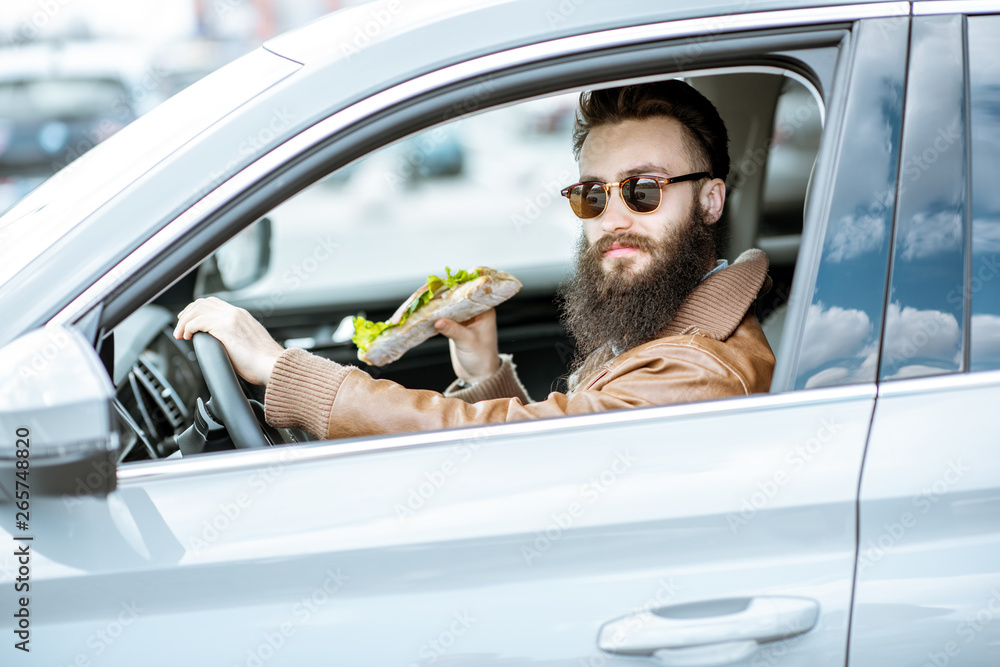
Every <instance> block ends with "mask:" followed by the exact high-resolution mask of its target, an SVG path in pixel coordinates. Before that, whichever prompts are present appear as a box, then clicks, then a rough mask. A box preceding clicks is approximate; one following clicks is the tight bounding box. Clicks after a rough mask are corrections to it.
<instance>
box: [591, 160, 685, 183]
mask: <svg viewBox="0 0 1000 667" xmlns="http://www.w3.org/2000/svg"><path fill="white" fill-rule="evenodd" d="M670 173H671V171H670V170H669V169H667V168H666V167H663V166H660V165H658V164H640V165H638V166H636V167H632V168H631V169H626V170H624V171H620V172H618V175H617V176H616V177H615V178H616V179H617V180H618V181H623V180H625V179H626V178H628V177H629V176H638V175H639V174H651V175H658V174H670ZM586 181H598V182H603V180H602V179H601V178H600V177H598V176H592V175H590V174H585V175H583V176H581V177H580V182H581V183H583V182H586Z"/></svg>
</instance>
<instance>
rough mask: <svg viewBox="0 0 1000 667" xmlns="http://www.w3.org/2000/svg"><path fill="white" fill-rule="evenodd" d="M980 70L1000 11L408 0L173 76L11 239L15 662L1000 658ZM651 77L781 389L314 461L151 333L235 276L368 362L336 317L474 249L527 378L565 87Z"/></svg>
mask: <svg viewBox="0 0 1000 667" xmlns="http://www.w3.org/2000/svg"><path fill="white" fill-rule="evenodd" d="M998 56H1000V3H997V2H993V1H992V0H977V1H971V0H970V1H968V2H961V1H959V2H937V1H918V2H893V1H890V2H869V3H858V4H829V3H823V2H820V3H812V4H809V5H805V4H800V3H798V2H793V1H787V2H786V1H778V0H773V1H765V2H759V3H753V5H752V6H751V5H749V4H748V3H735V2H731V3H730V2H717V3H702V4H700V5H697V6H695V5H691V4H678V3H669V4H667V3H651V2H638V1H635V2H633V1H631V0H627V1H623V2H616V3H608V2H602V3H597V2H581V1H579V0H572V1H570V0H566V1H563V2H558V3H557V2H555V0H552V1H551V2H549V1H546V2H538V1H537V0H507V1H502V0H488V1H487V0H482V1H477V2H468V1H463V2H458V1H457V0H456V1H447V2H433V3H404V2H397V1H396V0H387V1H385V2H376V3H373V4H370V5H362V6H358V7H355V8H352V9H350V10H347V11H344V12H338V13H335V14H332V15H331V16H329V17H328V18H325V19H323V20H321V21H319V22H317V23H314V24H312V25H310V26H308V27H306V28H303V29H301V30H299V31H296V32H293V33H290V34H288V35H285V36H282V37H279V38H277V39H275V40H273V41H271V42H268V43H267V44H265V45H264V46H263V47H262V48H260V49H258V50H256V51H254V52H253V53H250V54H248V55H247V56H245V57H243V58H241V59H239V60H237V61H236V62H234V63H232V64H230V65H228V66H226V67H225V68H223V69H221V70H219V71H218V72H216V73H214V74H212V75H210V76H209V77H207V78H206V79H204V80H202V81H201V82H199V83H197V84H195V85H193V86H191V87H190V88H188V89H187V90H185V91H183V92H182V93H180V94H179V95H177V96H176V97H174V98H172V99H171V100H169V101H167V102H166V103H164V104H163V105H161V106H160V107H158V108H157V109H155V110H154V111H152V112H150V113H149V114H147V115H146V116H144V117H142V118H140V119H139V120H137V121H135V122H134V123H132V124H131V125H129V126H128V127H126V128H125V129H124V130H122V131H121V132H119V133H118V134H117V135H116V136H114V137H112V138H111V139H109V140H108V141H106V142H104V143H102V144H101V145H100V146H98V147H97V148H95V149H94V150H92V151H90V152H89V153H87V154H86V155H85V156H84V157H82V158H81V159H79V160H77V161H76V162H74V163H72V164H71V165H69V166H68V167H67V168H66V169H64V170H63V171H62V172H60V173H58V174H56V175H55V176H54V177H53V178H51V179H50V180H49V181H47V182H46V183H45V184H43V185H42V186H40V187H39V188H38V189H37V190H35V191H34V192H33V193H31V194H30V195H29V196H28V197H27V198H25V199H24V200H23V201H21V202H20V203H19V204H18V205H16V206H15V207H14V208H13V209H12V210H11V211H9V212H8V213H7V214H6V215H4V216H3V217H2V218H0V346H2V347H0V491H2V496H0V541H2V542H3V544H4V545H6V546H4V547H3V550H2V555H0V584H2V585H0V591H2V593H0V600H2V603H0V607H2V608H3V609H4V610H5V611H4V612H3V619H4V620H3V621H0V627H2V629H3V631H2V632H0V636H3V637H4V643H3V645H2V646H0V656H2V657H0V662H2V664H3V665H22V664H23V665H40V666H41V665H44V666H46V667H50V666H53V665H59V666H64V665H127V666H133V665H139V664H142V665H147V664H150V665H160V664H162V665H174V664H181V663H187V664H196V665H240V666H245V667H260V666H261V665H265V664H270V665H330V664H336V665H341V664H343V665H352V666H360V665H373V666H379V667H382V666H385V665H436V664H441V665H477V666H478V665H513V664H536V665H553V666H554V665H574V666H577V665H594V666H598V665H623V666H624V665H640V664H649V665H652V664H666V665H712V664H737V665H752V666H754V667H756V666H759V665H810V666H815V665H831V666H833V665H836V666H838V667H842V666H843V665H845V664H847V665H851V666H852V667H858V666H869V665H871V666H882V665H897V664H898V665H904V664H905V665H924V664H930V665H935V666H938V667H941V666H943V665H949V666H951V665H984V664H992V663H995V662H996V661H997V660H998V659H1000V656H998V653H997V648H996V647H997V646H998V645H1000V623H998V622H997V615H998V614H1000V593H998V591H1000V524H998V521H997V517H998V516H1000V508H998V506H997V503H998V501H997V498H1000V455H998V454H997V451H996V450H997V447H996V442H995V441H996V437H995V436H994V435H993V434H994V433H995V432H996V430H997V428H998V427H1000V416H998V412H997V410H996V405H997V402H998V399H1000V372H998V370H1000V280H997V279H996V277H997V274H998V270H997V267H998V266H1000V264H998V263H997V259H996V255H995V253H996V252H997V239H998V238H1000V232H998V230H1000V189H998V188H997V187H995V185H994V183H995V182H996V176H997V175H998V172H1000V168H998V165H1000V147H998V143H997V141H996V138H997V137H998V136H1000V98H998V95H997V91H998V90H1000V69H998V68H997V66H996V64H995V63H996V62H997V61H998ZM672 77H683V78H684V79H685V80H687V81H689V82H690V83H691V84H692V85H694V86H696V87H697V88H699V89H700V90H701V91H702V92H703V93H705V94H706V95H707V96H708V97H709V98H710V99H711V100H712V101H713V102H714V103H715V104H716V106H717V107H718V108H719V110H720V113H721V114H722V116H723V117H724V119H725V120H726V122H727V125H728V127H729V131H730V135H731V145H730V153H731V156H732V161H733V165H734V167H733V173H732V175H731V177H730V182H729V186H730V190H731V196H730V198H729V201H728V205H727V209H728V213H727V216H728V218H727V224H728V229H729V235H728V236H729V246H728V251H727V253H726V254H727V256H728V257H729V258H730V259H732V258H734V257H735V256H736V255H737V254H739V253H740V252H741V251H743V250H745V249H747V248H750V247H761V248H763V249H764V250H765V251H766V252H767V253H768V255H769V257H770V259H771V274H772V277H773V278H774V283H775V285H774V288H773V290H772V291H771V293H770V294H769V295H768V296H767V297H766V298H765V300H764V301H763V302H762V303H761V305H760V312H759V315H760V317H761V319H762V321H763V323H764V326H765V330H766V331H767V332H768V336H769V339H770V342H771V346H772V348H773V349H774V351H775V355H776V358H777V366H776V368H775V374H774V379H773V383H772V385H771V388H770V392H769V393H767V394H759V395H752V396H747V397H739V398H731V399H726V400H718V401H709V402H701V403H692V404H686V405H675V406H668V407H656V408H648V409H635V410H625V411H616V412H606V413H601V414H593V415H582V416H573V417H566V418H559V419H551V420H540V421H534V422H522V423H513V424H503V425H496V426H489V427H480V428H468V429H460V430H449V431H436V432H420V433H405V434H399V435H393V436H385V437H368V438H360V439H352V440H341V441H329V442H319V441H312V440H310V439H309V438H308V436H306V435H305V434H303V433H301V432H295V431H289V430H282V429H272V428H270V427H268V426H266V425H263V424H261V423H260V421H261V420H260V419H259V415H260V407H259V403H256V402H255V401H253V400H251V401H250V402H248V401H247V400H246V398H245V397H244V395H243V392H241V391H239V389H240V386H239V384H238V383H237V381H236V378H235V376H234V375H233V374H232V370H231V367H230V366H229V364H228V359H227V358H226V357H225V356H224V355H218V349H213V348H211V347H210V346H205V347H202V346H201V344H200V343H198V346H199V347H198V349H197V350H195V349H193V348H192V347H191V346H190V345H188V344H187V343H183V342H178V341H176V340H174V339H173V338H172V337H171V336H170V335H169V332H170V326H171V323H172V322H173V321H174V318H175V316H176V314H177V312H178V310H179V309H180V308H181V307H182V306H183V305H185V304H186V303H187V302H189V301H190V300H191V299H192V298H194V297H195V296H198V295H201V294H207V293H216V294H220V295H222V296H224V297H225V298H227V299H229V300H231V301H233V302H235V303H238V304H240V305H242V306H244V307H246V308H248V309H250V310H251V311H252V312H253V313H254V314H255V315H257V316H258V317H259V318H260V319H261V320H262V321H263V322H264V323H265V325H266V326H267V327H268V328H269V330H270V331H271V332H272V333H273V334H274V335H275V336H276V337H277V338H278V339H279V340H281V341H283V342H285V343H286V344H288V345H298V346H302V347H307V348H309V349H311V350H313V351H314V352H316V353H317V354H322V355H325V356H328V357H330V358H333V359H337V360H339V361H343V362H348V361H351V360H354V362H355V363H357V362H356V359H355V357H354V355H355V350H354V348H353V346H352V345H351V344H350V343H349V342H348V338H349V330H348V329H349V328H348V327H347V326H346V325H344V322H345V318H346V317H348V316H351V315H355V314H357V313H358V312H359V311H364V312H365V313H366V314H368V316H369V317H375V318H378V317H381V316H384V315H387V314H388V313H389V312H391V310H392V309H393V308H394V307H395V306H396V305H397V304H398V303H399V301H400V300H401V299H402V298H404V297H405V296H406V295H407V294H409V293H410V291H412V289H413V288H414V287H415V286H416V285H417V284H419V283H420V282H421V281H422V280H423V278H424V276H426V275H427V274H428V273H434V272H439V271H442V270H443V268H444V266H451V267H452V268H465V267H466V266H474V265H476V264H490V265H493V266H496V268H499V269H502V270H506V271H510V272H512V273H515V274H516V275H518V276H519V277H520V278H521V279H522V281H523V282H524V285H525V288H524V291H523V294H522V295H519V296H518V297H517V298H515V299H514V300H512V301H510V302H509V303H507V304H505V305H503V306H501V307H500V309H499V311H498V313H499V318H500V328H501V349H502V350H503V351H508V352H512V353H513V354H514V355H515V360H517V361H519V365H520V367H521V368H524V369H530V371H531V372H530V373H527V374H526V377H525V380H526V382H528V383H529V388H530V389H531V391H532V392H533V393H534V394H535V396H536V397H538V396H544V395H545V393H546V392H547V391H549V389H550V388H553V387H555V388H558V386H559V385H558V382H557V383H556V384H553V379H555V378H557V377H558V376H559V375H560V374H561V373H565V369H566V364H567V361H568V359H569V357H570V356H571V355H572V347H571V346H572V341H570V340H568V339H567V338H566V336H565V332H564V330H563V329H562V327H561V325H560V324H559V322H558V318H557V313H556V309H555V307H554V306H553V305H552V295H553V292H554V289H555V287H556V285H557V284H558V282H559V281H560V280H561V279H562V278H563V277H564V276H565V275H567V273H568V271H570V270H571V261H572V259H571V258H572V254H573V243H574V242H575V238H576V236H577V235H578V233H579V232H578V226H577V225H578V223H577V222H576V221H575V219H574V218H573V217H572V214H571V212H570V211H569V209H568V207H567V206H566V205H565V203H564V202H562V201H561V198H560V197H558V191H559V189H560V188H561V187H563V186H565V185H567V184H569V183H572V182H573V181H574V180H576V178H577V173H576V171H575V169H576V167H575V164H574V163H573V160H572V155H571V152H570V143H569V137H568V127H567V119H568V115H567V114H569V113H571V112H572V100H573V99H574V97H575V96H576V95H578V94H579V92H580V91H582V90H587V89H591V88H595V87H606V86H612V85H616V84H620V83H621V82H626V81H629V82H632V81H645V80H656V79H664V78H672ZM781 100H784V102H781ZM795 100H799V102H798V103H796V102H795ZM779 102H780V104H781V106H782V109H783V110H782V111H781V112H780V113H778V114H776V113H775V109H776V107H778V106H779ZM789 103H791V104H792V107H791V108H789V106H788V105H789ZM796 123H798V124H799V125H796ZM797 132H801V133H803V134H802V135H801V137H800V138H802V137H808V136H815V135H816V134H817V133H818V136H819V137H820V139H819V145H818V150H817V152H816V156H815V160H814V164H812V163H813V160H812V158H811V157H809V156H808V154H807V155H806V158H803V157H802V154H803V153H802V151H809V150H812V149H809V148H808V146H809V145H815V144H814V143H813V144H810V143H809V142H808V141H803V143H799V142H798V141H795V136H794V135H795V134H796V133H797ZM779 138H780V141H778V139H779ZM451 142H456V144H455V145H458V146H460V147H461V150H460V152H459V153H457V154H460V155H461V165H460V167H454V168H444V169H426V168H423V169H422V168H421V164H423V163H426V161H427V159H428V155H429V154H430V153H432V152H434V151H435V150H437V149H438V148H440V147H441V146H442V145H445V144H448V145H451ZM774 144H777V146H775V147H774V149H773V150H772V145H774ZM789 145H794V146H796V150H798V151H799V153H798V155H797V157H795V158H794V160H793V161H792V162H793V163H794V164H799V165H802V166H800V167H798V169H799V171H800V173H799V178H798V179H791V180H788V181H787V182H782V183H774V184H773V187H769V186H768V179H769V178H773V177H774V176H773V175H774V174H775V173H779V171H780V170H779V168H778V167H776V166H775V163H777V162H778V158H777V157H775V156H777V155H779V154H780V153H779V151H780V150H783V149H781V148H780V146H786V147H787V146H789ZM803 147H804V148H803ZM448 154H450V155H455V154H456V153H455V152H454V151H450V149H449V152H447V153H444V154H439V155H448ZM786 156H787V154H786ZM772 158H774V162H772ZM436 159H437V158H435V160H436ZM442 163H444V164H446V163H447V161H446V160H443V161H442ZM455 164H457V163H455ZM807 170H808V172H809V173H806V171H807ZM413 174H418V175H419V177H418V178H412V177H411V176H412V175H413ZM796 184H797V185H796ZM769 193H770V194H769ZM796 198H797V199H798V200H800V201H801V202H802V204H803V209H804V214H803V215H802V216H801V218H796V217H795V216H794V215H791V214H789V213H788V210H789V202H793V201H794V200H795V199H796ZM778 210H780V211H781V212H782V216H783V217H782V219H781V221H780V224H777V223H776V224H771V223H768V224H765V223H764V222H762V220H763V219H764V216H765V212H766V211H778ZM790 215H791V217H789V216H790ZM255 223H256V224H255ZM227 241H228V242H227ZM445 348H446V346H445V345H444V342H443V341H442V340H441V339H436V340H432V341H429V342H428V343H426V344H425V345H423V346H421V347H419V348H417V349H415V350H413V351H411V352H410V353H408V354H407V356H406V357H404V359H402V360H400V361H399V362H397V363H396V364H393V365H390V366H388V367H386V368H385V369H380V370H378V371H376V370H375V369H372V370H373V372H378V373H380V376H381V377H386V378H389V379H394V380H396V381H399V382H402V383H403V384H405V385H407V386H413V387H417V386H426V387H431V388H436V389H443V388H444V385H445V384H446V383H447V382H448V381H449V380H450V379H451V375H450V362H449V359H448V355H447V352H446V349H445ZM205 380H207V384H208V385H209V386H210V387H211V390H208V389H206V383H205ZM250 393H251V396H250V398H251V399H253V398H255V397H254V396H253V393H252V392H250ZM209 395H211V401H212V402H213V404H214V405H215V407H216V409H217V410H218V412H214V413H212V414H215V415H220V414H221V416H220V417H219V420H220V421H221V422H223V424H222V425H217V424H213V423H209V421H210V420H209V419H208V418H207V417H206V415H208V417H212V414H209V413H208V412H206V408H205V403H206V402H207V401H208V400H209ZM257 398H258V399H259V397H257ZM255 415H256V416H255ZM995 417H996V418H995ZM223 426H225V427H226V428H222V427H223ZM179 448H180V449H179ZM178 451H181V452H182V453H183V455H180V454H178Z"/></svg>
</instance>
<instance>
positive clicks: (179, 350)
mask: <svg viewBox="0 0 1000 667" xmlns="http://www.w3.org/2000/svg"><path fill="white" fill-rule="evenodd" d="M174 319H175V318H174V317H173V315H172V314H171V313H170V311H168V310H167V309H165V308H161V307H159V306H146V307H144V308H140V309H139V310H137V311H136V312H135V313H133V314H132V315H131V316H129V317H128V318H127V319H126V320H124V321H123V322H122V323H121V324H119V325H118V327H116V328H115V331H114V372H113V375H112V380H113V381H114V385H115V416H116V419H117V420H118V431H119V433H120V434H121V449H120V452H119V456H118V460H119V462H128V461H142V460H148V459H159V458H165V457H167V456H170V455H171V454H173V453H174V452H176V451H178V446H177V443H176V442H175V441H174V436H175V435H177V434H178V433H181V432H183V431H184V430H186V429H187V428H188V427H190V426H191V424H192V423H193V421H194V410H195V406H196V402H197V399H198V397H199V396H207V395H208V392H207V389H206V387H205V381H204V379H203V378H202V375H201V370H200V369H199V367H198V361H197V358H196V357H195V354H194V348H193V347H192V346H191V343H190V341H185V340H177V339H176V338H174V337H173V322H174Z"/></svg>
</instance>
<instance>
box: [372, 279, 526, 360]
mask: <svg viewBox="0 0 1000 667" xmlns="http://www.w3.org/2000/svg"><path fill="white" fill-rule="evenodd" d="M520 289H521V281H519V280H518V279H517V278H515V277H514V276H512V275H511V274H509V273H504V272H503V271H496V270H495V269H491V268H489V267H486V266H480V267H477V268H475V269H473V270H472V271H465V270H461V271H458V272H457V273H455V274H452V272H451V268H449V267H445V277H444V278H439V277H437V276H428V277H427V283H426V284H424V285H422V286H421V287H420V289H418V290H417V291H416V292H414V293H413V294H412V295H411V296H410V298H408V299H407V300H406V301H404V302H403V303H402V305H400V307H399V308H398V309H397V310H396V312H395V313H394V314H393V316H392V317H390V318H389V319H388V320H386V321H385V322H371V321H369V320H366V319H365V318H363V317H355V318H354V337H353V338H352V340H353V341H354V344H355V345H357V346H358V359H360V360H361V361H363V362H365V363H366V364H369V365H371V366H384V365H386V364H388V363H391V362H393V361H395V360H396V359H399V358H400V357H402V356H403V354H405V353H406V351H407V350H409V349H410V348H412V347H416V346H417V345H419V344H420V343H422V342H424V341H425V340H427V339H428V338H431V337H432V336H434V335H435V334H437V329H435V328H434V323H435V322H436V321H437V320H439V319H441V318H442V317H444V318H448V319H450V320H455V321H456V322H465V321H467V320H469V319H472V318H473V317H475V316H476V315H479V314H480V313H484V312H486V311H487V310H489V309H490V308H493V307H494V306H497V305H499V304H501V303H503V302H504V301H506V300H507V299H509V298H511V297H512V296H514V295H515V294H517V292H518V290H520Z"/></svg>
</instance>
